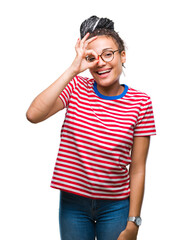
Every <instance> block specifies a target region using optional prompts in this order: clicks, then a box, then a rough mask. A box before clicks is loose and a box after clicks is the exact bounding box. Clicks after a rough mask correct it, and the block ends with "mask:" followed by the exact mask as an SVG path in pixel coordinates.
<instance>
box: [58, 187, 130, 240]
mask: <svg viewBox="0 0 182 240" xmlns="http://www.w3.org/2000/svg"><path fill="white" fill-rule="evenodd" d="M128 213H129V198H127V199H124V200H101V199H90V198H86V197H82V196H78V195H75V194H72V193H68V192H64V191H60V209H59V223H60V235H61V240H95V237H97V240H117V238H118V237H119V235H120V233H121V232H122V231H123V230H124V229H125V228H126V224H127V218H128Z"/></svg>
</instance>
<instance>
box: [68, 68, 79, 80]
mask: <svg viewBox="0 0 182 240" xmlns="http://www.w3.org/2000/svg"><path fill="white" fill-rule="evenodd" d="M67 71H68V72H69V74H70V75H71V78H74V77H75V76H76V75H78V74H79V72H78V71H77V70H76V69H75V68H74V66H73V65H71V66H70V67H69V68H68V69H67Z"/></svg>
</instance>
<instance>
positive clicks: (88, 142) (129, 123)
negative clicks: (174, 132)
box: [27, 16, 155, 240]
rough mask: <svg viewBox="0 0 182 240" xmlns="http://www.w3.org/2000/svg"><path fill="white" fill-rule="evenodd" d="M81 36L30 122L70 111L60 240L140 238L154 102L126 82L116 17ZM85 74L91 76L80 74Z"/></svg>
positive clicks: (57, 180)
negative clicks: (71, 57)
mask: <svg viewBox="0 0 182 240" xmlns="http://www.w3.org/2000/svg"><path fill="white" fill-rule="evenodd" d="M80 32H81V39H78V41H77V43H76V46H75V49H76V57H75V59H74V61H73V63H72V64H71V66H70V67H69V68H68V69H67V70H66V71H65V72H64V73H63V74H62V75H61V76H60V77H59V78H58V79H57V80H56V81H55V82H54V83H53V84H52V85H50V86H49V87H48V88H47V89H45V90H44V91H43V92H42V93H40V94H39V95H38V96H37V97H36V98H35V100H34V101H33V102H32V104H31V105H30V107H29V109H28V111H27V118H28V120H29V121H31V122H32V123H38V122H41V121H43V120H45V119H47V118H49V117H50V116H52V115H53V114H55V113H56V112H58V111H60V110H62V109H63V108H65V107H66V108H67V111H66V115H65V120H64V123H63V126H62V130H61V142H60V148H59V152H58V156H57V161H56V165H55V169H54V174H53V178H52V182H51V187H53V188H56V189H59V190H60V233H61V239H62V240H94V239H95V236H97V240H116V239H117V240H135V239H136V238H137V233H138V228H139V226H140V225H141V218H140V212H141V206H142V199H143V194H144V181H145V164H146V158H147V153H148V149H149V142H150V136H151V135H155V123H154V117H153V111H152V104H151V100H150V97H149V96H148V95H146V94H145V93H142V92H140V91H137V90H134V89H132V88H130V87H128V86H127V85H124V84H122V85H120V83H119V79H120V75H121V73H122V69H123V65H124V63H125V61H126V53H125V47H124V42H123V40H122V39H121V38H120V37H119V35H118V34H117V33H116V32H115V30H114V23H113V22H112V21H111V20H109V19H107V18H98V17H96V16H92V17H90V18H88V19H86V20H85V21H84V22H83V23H82V24H81V27H80ZM86 69H89V70H90V73H91V75H92V76H93V78H92V79H89V78H85V77H81V76H80V75H79V76H78V74H80V73H81V72H83V71H85V70H86ZM127 166H130V168H129V171H128V170H127Z"/></svg>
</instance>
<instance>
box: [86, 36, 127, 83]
mask: <svg viewBox="0 0 182 240" xmlns="http://www.w3.org/2000/svg"><path fill="white" fill-rule="evenodd" d="M88 49H92V50H94V51H95V52H96V53H97V54H98V55H101V54H102V53H103V52H104V51H106V50H112V51H115V50H117V49H118V46H117V44H116V43H115V41H114V40H113V39H112V38H111V37H106V36H98V37H97V39H96V40H94V41H93V42H91V43H89V44H88ZM125 60H126V57H125V52H124V51H122V52H121V53H120V52H119V51H117V52H115V53H114V58H113V60H112V61H110V62H104V61H103V60H102V58H101V57H100V56H99V62H98V63H97V64H96V65H95V67H93V68H90V73H91V74H92V76H93V78H94V80H95V81H96V82H97V84H98V85H100V86H103V87H108V86H110V85H112V84H114V83H116V82H118V83H119V77H120V75H121V73H122V63H124V62H125Z"/></svg>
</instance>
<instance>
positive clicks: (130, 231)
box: [117, 226, 138, 240]
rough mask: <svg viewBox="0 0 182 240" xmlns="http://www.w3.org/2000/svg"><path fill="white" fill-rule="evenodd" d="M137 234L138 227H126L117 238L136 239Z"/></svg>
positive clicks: (119, 239)
mask: <svg viewBox="0 0 182 240" xmlns="http://www.w3.org/2000/svg"><path fill="white" fill-rule="evenodd" d="M137 234H138V227H136V226H132V227H130V226H129V227H128V226H127V227H126V229H125V230H124V231H122V232H121V233H120V235H119V237H118V239H117V240H136V239H137Z"/></svg>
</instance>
